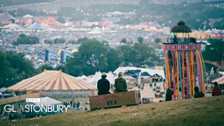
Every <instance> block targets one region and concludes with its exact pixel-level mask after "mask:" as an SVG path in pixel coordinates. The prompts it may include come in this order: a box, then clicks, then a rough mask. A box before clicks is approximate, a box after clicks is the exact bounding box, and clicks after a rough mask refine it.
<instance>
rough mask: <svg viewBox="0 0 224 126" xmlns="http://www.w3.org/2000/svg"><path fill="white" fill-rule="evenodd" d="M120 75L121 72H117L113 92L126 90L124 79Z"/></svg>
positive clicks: (121, 74)
mask: <svg viewBox="0 0 224 126" xmlns="http://www.w3.org/2000/svg"><path fill="white" fill-rule="evenodd" d="M122 76H123V73H122V72H120V73H119V74H118V78H117V79H115V84H114V87H115V92H125V91H128V90H127V83H126V80H125V79H124V78H122Z"/></svg>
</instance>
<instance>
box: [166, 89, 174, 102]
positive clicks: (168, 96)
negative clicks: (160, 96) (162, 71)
mask: <svg viewBox="0 0 224 126" xmlns="http://www.w3.org/2000/svg"><path fill="white" fill-rule="evenodd" d="M172 96H173V90H171V89H170V88H168V89H167V90H166V98H165V101H172Z"/></svg>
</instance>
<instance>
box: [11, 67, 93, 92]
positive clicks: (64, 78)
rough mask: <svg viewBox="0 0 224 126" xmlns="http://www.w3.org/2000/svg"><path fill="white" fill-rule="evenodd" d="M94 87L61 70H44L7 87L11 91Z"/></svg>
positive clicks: (90, 88) (73, 89) (67, 89)
mask: <svg viewBox="0 0 224 126" xmlns="http://www.w3.org/2000/svg"><path fill="white" fill-rule="evenodd" d="M95 89H96V88H95V87H94V86H93V85H92V84H90V83H87V82H84V81H83V80H80V79H78V78H76V77H73V76H71V75H68V74H65V73H63V72H62V71H50V70H45V71H44V72H42V73H40V74H38V75H36V76H33V77H31V78H28V79H25V80H22V81H21V82H19V83H17V84H15V85H13V86H11V87H8V90H11V91H26V92H37V91H80V90H82V91H87V90H95Z"/></svg>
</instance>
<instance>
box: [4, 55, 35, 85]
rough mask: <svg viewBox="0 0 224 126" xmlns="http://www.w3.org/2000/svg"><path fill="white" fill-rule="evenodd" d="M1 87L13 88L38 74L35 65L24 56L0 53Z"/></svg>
mask: <svg viewBox="0 0 224 126" xmlns="http://www.w3.org/2000/svg"><path fill="white" fill-rule="evenodd" d="M0 60H1V62H0V71H2V72H0V87H8V86H11V85H13V84H15V83H17V82H19V81H21V80H23V79H25V78H28V77H31V76H33V75H34V74H36V73H37V71H36V69H35V68H34V67H33V64H32V63H31V62H30V61H28V60H26V59H25V58H24V57H23V55H22V54H15V53H11V52H0Z"/></svg>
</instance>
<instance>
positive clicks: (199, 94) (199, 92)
mask: <svg viewBox="0 0 224 126" xmlns="http://www.w3.org/2000/svg"><path fill="white" fill-rule="evenodd" d="M202 97H204V93H203V92H201V91H199V88H198V86H196V87H195V88H194V98H202Z"/></svg>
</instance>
